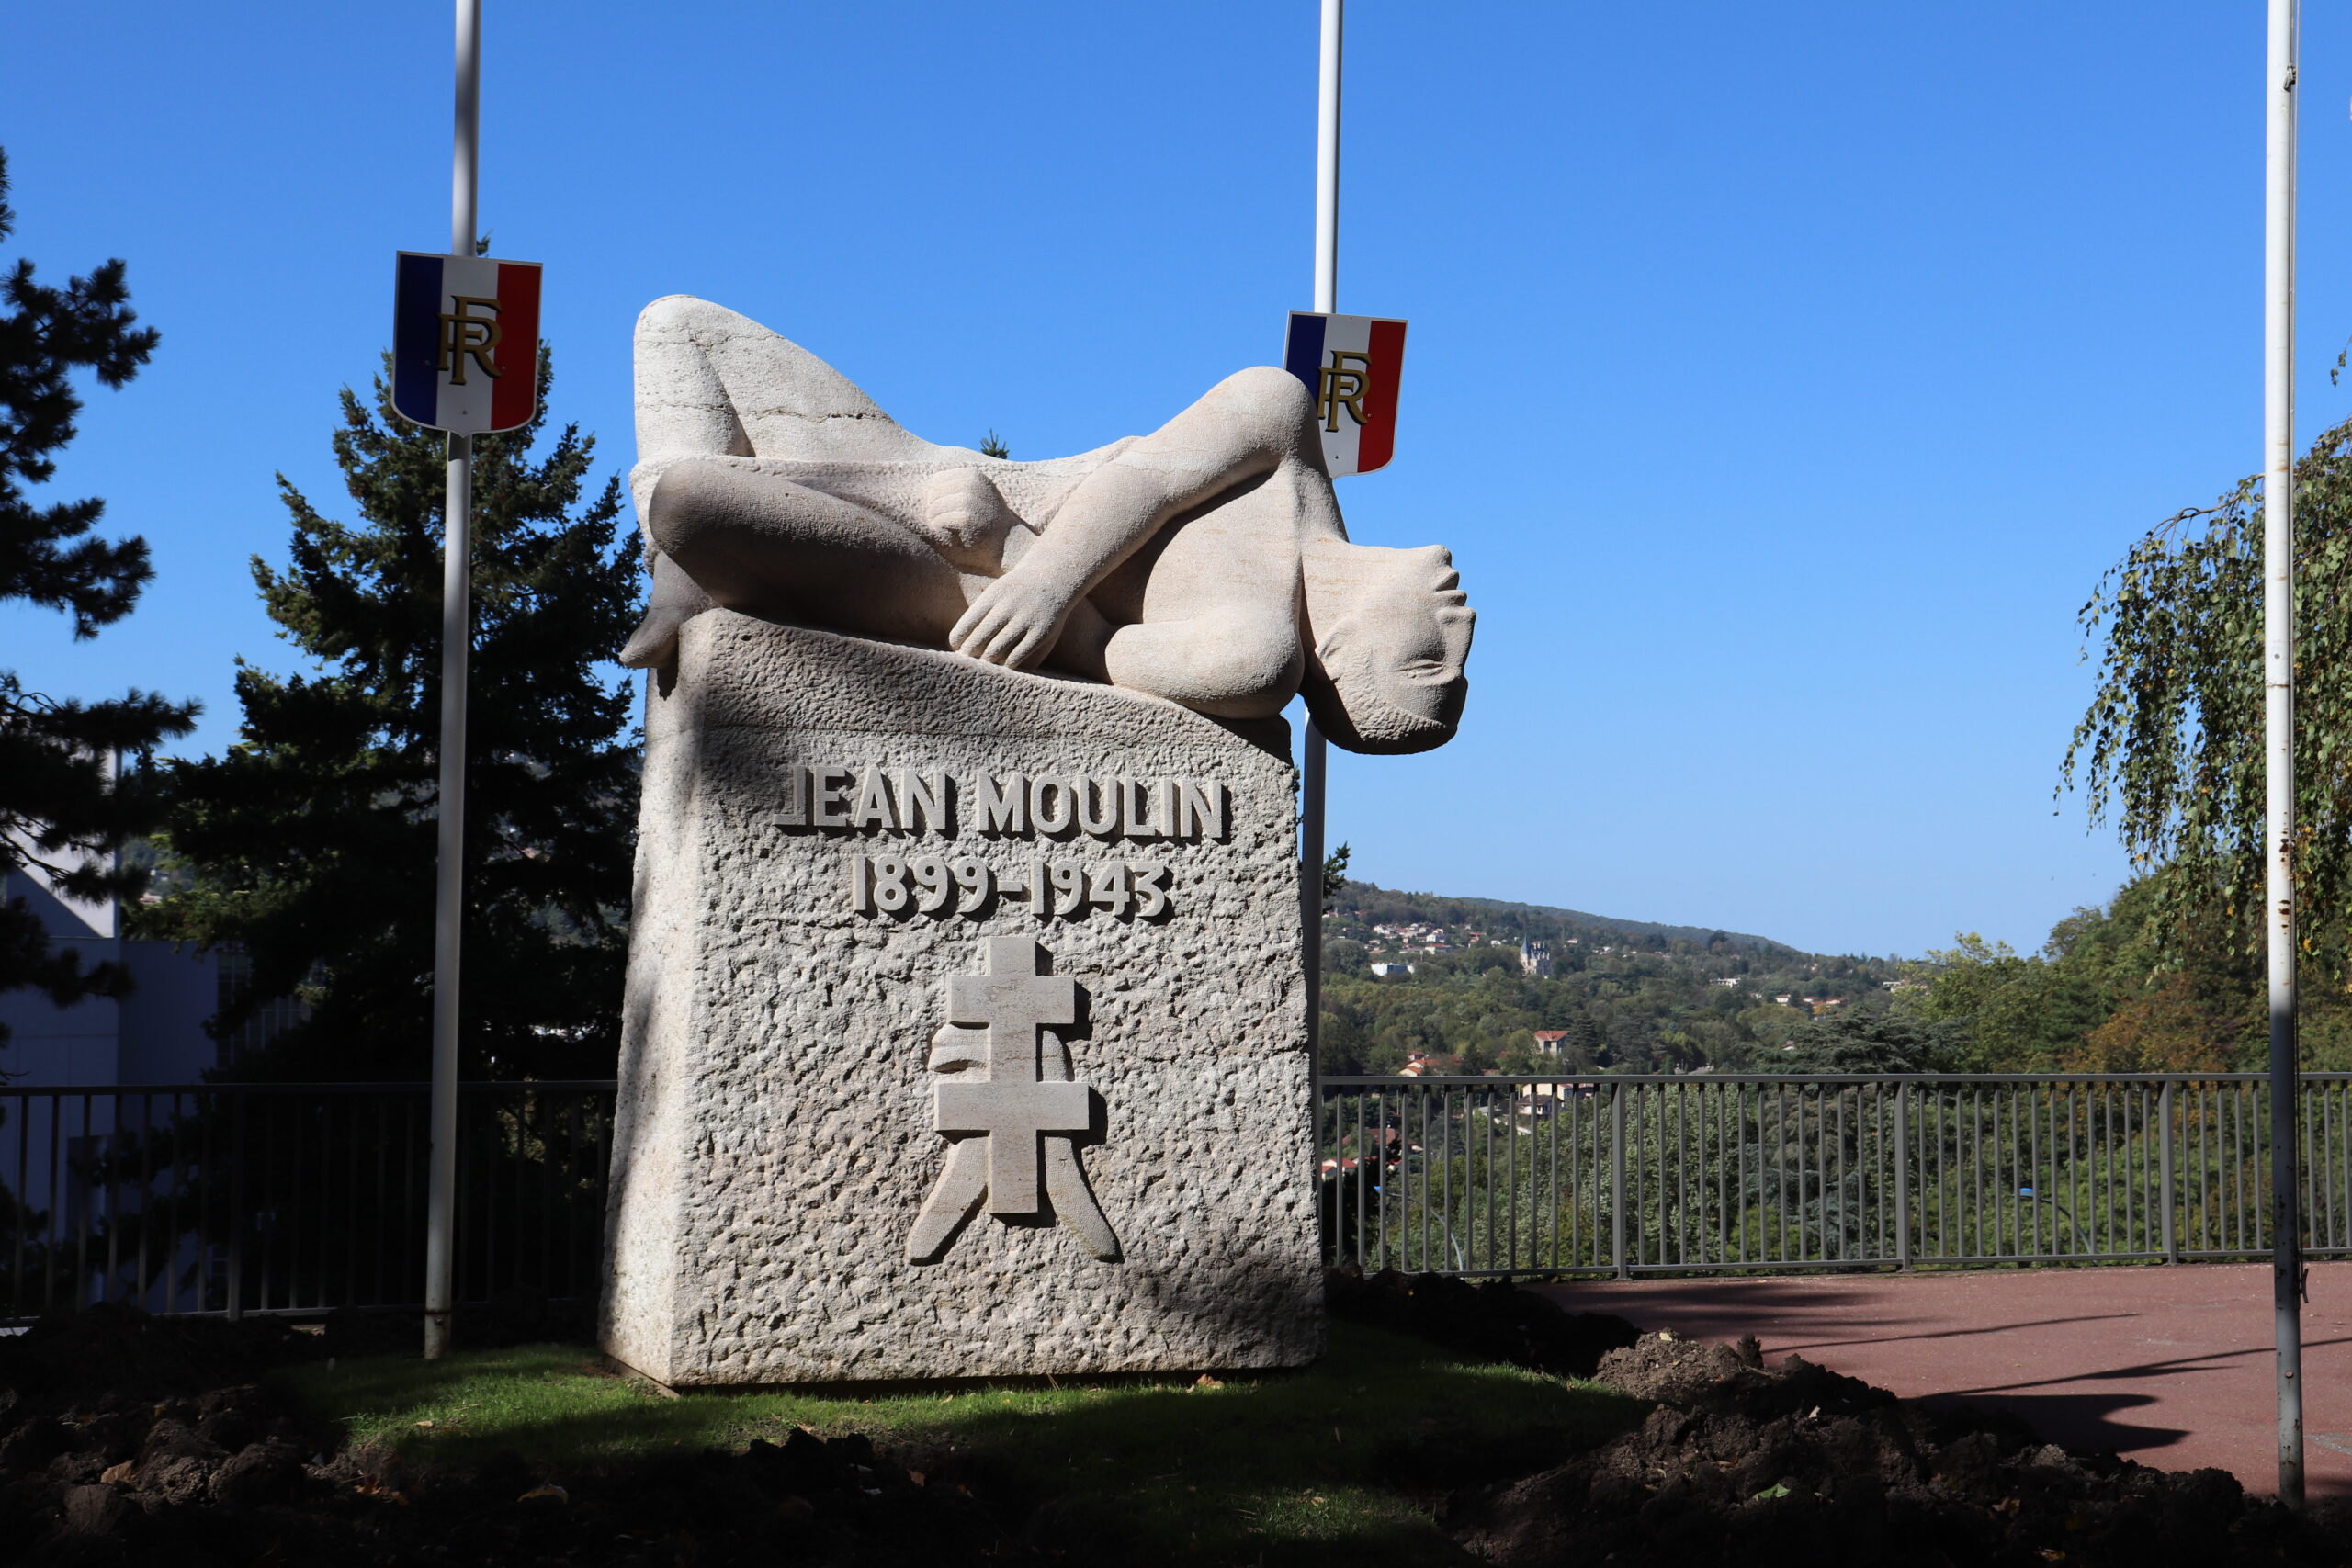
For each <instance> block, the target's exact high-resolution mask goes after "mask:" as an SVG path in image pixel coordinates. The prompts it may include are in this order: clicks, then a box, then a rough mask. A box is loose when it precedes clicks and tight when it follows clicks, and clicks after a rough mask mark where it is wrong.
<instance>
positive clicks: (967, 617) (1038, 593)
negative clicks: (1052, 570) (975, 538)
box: [947, 569, 1074, 670]
mask: <svg viewBox="0 0 2352 1568" xmlns="http://www.w3.org/2000/svg"><path fill="white" fill-rule="evenodd" d="M1073 597H1074V596H1073V595H1071V594H1069V593H1065V592H1060V591H1059V590H1057V589H1056V588H1053V587H1049V586H1047V585H1046V584H1044V583H1042V582H1039V581H1036V580H1035V578H1034V577H1032V576H1024V575H1023V573H1022V572H1021V571H1020V570H1018V569H1015V570H1012V571H1010V572H1007V573H1006V574H1005V575H1004V576H1002V577H1000V578H998V579H997V580H996V581H993V582H991V583H989V585H988V587H986V588H985V589H983V590H981V592H980V596H979V597H978V598H977V599H975V600H973V601H972V605H971V608H970V609H968V610H966V611H965V612H964V616H963V618H962V619H961V620H959V621H957V622H956V629H955V630H953V631H951V632H949V633H948V634H947V646H948V647H950V648H952V649H955V650H956V652H958V653H961V654H967V655H968V656H970V657H971V658H974V659H978V660H985V661H986V662H988V663H990V664H1002V665H1005V666H1007V667H1009V668H1012V669H1016V670H1017V669H1019V668H1021V667H1022V666H1023V665H1026V664H1029V663H1032V662H1034V661H1035V660H1037V659H1038V658H1039V657H1040V656H1042V655H1043V654H1044V653H1045V652H1046V650H1047V649H1050V648H1052V647H1053V645H1054V637H1055V636H1056V635H1057V633H1058V632H1059V631H1060V630H1061V624H1062V617H1063V616H1065V615H1069V607H1070V604H1071V601H1072V598H1073Z"/></svg>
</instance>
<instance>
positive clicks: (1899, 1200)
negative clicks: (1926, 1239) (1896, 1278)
mask: <svg viewBox="0 0 2352 1568" xmlns="http://www.w3.org/2000/svg"><path fill="white" fill-rule="evenodd" d="M1894 1266H1895V1267H1896V1268H1897V1269H1904V1270H1905V1271H1908V1270H1909V1269H1910V1267H1911V1084H1910V1080H1908V1079H1905V1080H1904V1081H1903V1082H1901V1083H1898V1084H1896V1085H1895V1086H1894Z"/></svg>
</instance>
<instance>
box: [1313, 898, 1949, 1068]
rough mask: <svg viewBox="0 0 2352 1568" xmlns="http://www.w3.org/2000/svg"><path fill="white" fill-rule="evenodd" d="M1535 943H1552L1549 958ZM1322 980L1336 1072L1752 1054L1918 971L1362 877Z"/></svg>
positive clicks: (1674, 1060) (1328, 924) (1702, 1061)
mask: <svg viewBox="0 0 2352 1568" xmlns="http://www.w3.org/2000/svg"><path fill="white" fill-rule="evenodd" d="M1521 942H1541V943H1543V944H1544V949H1545V953H1544V955H1543V958H1542V962H1541V963H1540V964H1535V965H1532V966H1531V965H1530V964H1527V963H1525V962H1523V961H1522V957H1521V951H1520V944H1521ZM1323 977H1324V987H1323V1011H1324V1014H1325V1017H1324V1023H1323V1058H1324V1066H1325V1067H1326V1069H1327V1070H1329V1071H1332V1072H1366V1071H1369V1072H1395V1071H1397V1069H1398V1068H1399V1067H1401V1066H1404V1065H1405V1064H1406V1063H1407V1062H1408V1061H1410V1060H1411V1059H1412V1058H1414V1057H1415V1056H1428V1057H1431V1058H1435V1059H1436V1060H1437V1062H1438V1064H1439V1065H1442V1066H1449V1067H1453V1068H1458V1069H1460V1070H1466V1071H1473V1072H1475V1071H1480V1070H1483V1069H1484V1068H1487V1067H1489V1066H1506V1067H1510V1068H1513V1069H1515V1070H1521V1071H1524V1070H1529V1069H1531V1068H1534V1067H1538V1066H1541V1067H1546V1068H1549V1069H1552V1070H1555V1071H1557V1070H1566V1071H1579V1072H1580V1071H1589V1070H1592V1069H1594V1068H1609V1067H1616V1068H1619V1069H1621V1070H1623V1069H1631V1070H1637V1071H1656V1070H1662V1069H1665V1068H1668V1067H1681V1068H1691V1067H1697V1066H1705V1065H1707V1064H1710V1063H1713V1064H1716V1065H1718V1066H1730V1065H1735V1064H1737V1063H1740V1062H1743V1061H1748V1062H1752V1061H1754V1060H1756V1059H1757V1057H1758V1054H1759V1053H1775V1054H1777V1053H1778V1052H1779V1051H1780V1049H1781V1046H1782V1045H1784V1044H1786V1043H1789V1041H1790V1039H1791V1037H1792V1034H1793V1033H1795V1032H1798V1031H1799V1030H1801V1029H1802V1028H1803V1027H1804V1025H1805V1024H1806V1023H1807V1022H1809V1021H1812V1020H1814V1019H1816V1018H1822V1017H1826V1016H1828V1015H1830V1014H1833V1013H1853V1012H1876V1011H1880V1010H1884V1009H1885V1008H1886V1007H1887V1006H1888V1005H1889V1003H1890V1002H1891V1001H1892V1000H1893V999H1894V987H1895V986H1896V985H1898V984H1901V983H1902V982H1903V981H1904V980H1905V966H1904V965H1903V964H1901V963H1900V962H1898V961H1897V960H1894V959H1891V958H1860V957H1850V956H1832V955H1829V954H1825V953H1802V952H1800V951H1798V950H1797V949H1795V948H1793V947H1791V946H1789V945H1788V944H1787V943H1785V942H1773V941H1771V940H1770V939H1769V938H1766V937H1760V936H1752V935H1749V934H1747V933H1746V932H1742V931H1715V930H1710V929H1708V928H1706V927H1703V926H1675V925H1667V924H1665V923H1663V922H1661V921H1657V920H1626V919H1615V918H1613V917H1611V916H1607V915H1590V914H1586V913H1584V912H1583V911H1581V910H1577V909H1562V908H1551V907H1547V906H1544V905H1541V904H1513V903H1509V902H1506V901H1504V900H1502V899H1498V898H1468V897H1447V896H1443V895H1440V894H1434V893H1400V892H1397V891H1394V890H1392V889H1389V888H1385V887H1377V886H1374V885H1372V884H1371V883H1368V882H1352V881H1351V882H1348V883H1346V884H1344V885H1343V886H1341V888H1340V893H1339V896H1338V897H1336V898H1334V899H1333V901H1332V909H1331V912H1330V914H1329V915H1328V916H1327V917H1326V918H1325V919H1324V923H1323ZM1539 1035H1540V1036H1542V1038H1540V1039H1539V1038H1538V1037H1539Z"/></svg>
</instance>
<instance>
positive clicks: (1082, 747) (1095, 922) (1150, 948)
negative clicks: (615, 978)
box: [603, 611, 1322, 1385]
mask: <svg viewBox="0 0 2352 1568" xmlns="http://www.w3.org/2000/svg"><path fill="white" fill-rule="evenodd" d="M646 741H647V752H646V769H645V783H644V804H643V807H642V815H641V819H640V829H639V831H640V838H639V848H638V864H637V889H636V912H635V924H634V927H633V931H632V937H631V948H630V955H629V975H628V1002H627V1009H628V1011H627V1019H626V1026H625V1035H624V1043H623V1047H622V1066H621V1091H620V1110H619V1124H618V1127H617V1129H616V1138H615V1152H614V1168H613V1196H612V1207H611V1212H610V1214H609V1217H608V1238H607V1239H608V1247H607V1258H608V1263H607V1269H608V1274H607V1280H606V1287H605V1303H604V1312H603V1336H604V1343H605V1348H606V1349H607V1351H608V1352H609V1353H611V1354H612V1355H613V1356H614V1357H615V1358H616V1359H619V1360H620V1361H623V1362H625V1363H626V1364H628V1365H629V1366H631V1367H633V1368H635V1369H637V1370H639V1371H642V1372H644V1373H646V1374H648V1375H650V1376H651V1377H653V1378H656V1379H659V1380H660V1381H662V1382H665V1383H671V1384H681V1385H713V1384H740V1383H763V1382H831V1381H865V1380H888V1379H908V1378H952V1377H981V1376H1018V1375H1034V1374H1039V1373H1046V1372H1054V1373H1102V1372H1117V1371H1191V1370H1194V1369H1204V1370H1206V1369H1217V1368H1244V1367H1279V1366H1293V1365H1298V1364H1301V1363H1303V1362H1305V1361H1307V1360H1310V1359H1313V1358H1314V1357H1315V1356H1316V1355H1317V1353H1318V1352H1319V1350H1320V1348H1321V1344H1322V1319H1321V1307H1320V1299H1319V1286H1318V1274H1317V1234H1316V1215H1315V1205H1314V1187H1313V1180H1314V1178H1313V1171H1312V1155H1311V1150H1310V1147H1309V1144H1308V1134H1307V1095H1308V1078H1307V1061H1306V1029H1305V1023H1306V1020H1305V1012H1304V1008H1305V1000H1304V997H1305V992H1304V984H1303V981H1304V976H1303V975H1302V972H1301V953H1300V948H1299V938H1298V894H1299V885H1298V870H1297V863H1296V861H1295V851H1294V848H1293V845H1294V842H1295V840H1294V837H1293V832H1292V822H1293V799H1294V789H1295V773H1294V772H1293V770H1292V768H1291V765H1290V761H1289V732H1288V727H1287V726H1285V725H1284V724H1283V722H1282V721H1281V720H1279V719H1275V720H1263V721H1256V722H1250V723H1233V722H1221V721H1218V720H1216V719H1212V718H1207V717H1204V716H1201V715H1199V714H1196V713H1193V712H1190V711H1188V710H1186V709H1184V708H1181V707H1178V706H1176V705H1173V704H1171V703H1168V702H1165V701H1162V700H1159V699H1158V698H1155V697H1150V696H1145V695H1142V694H1136V693H1132V692H1125V691H1121V690H1117V689H1114V688H1111V687H1107V686H1101V685H1093V684H1088V683H1082V682H1073V681H1065V680H1057V679H1050V678H1046V677H1040V676H1035V675H1029V674H1023V673H1018V672H1014V671H1006V670H1002V669H999V668H997V667H994V666H991V665H987V664H982V663H978V662H976V661H973V660H966V659H961V658H958V657H956V656H954V655H951V654H947V653H942V652H934V651H931V650H927V649H914V648H908V647H902V646H899V645H894V644H887V643H879V642H873V641H867V640H864V639H858V638H851V637H839V636H835V635H833V634H831V633H827V632H821V631H814V630H809V629H805V628H802V627H797V626H784V625H778V624H775V623H772V622H767V621H763V620H758V619H754V618H752V617H750V616H746V615H736V614H732V613H729V612H724V611H717V612H712V613H709V614H707V615H700V616H697V617H695V619H693V620H691V621H689V622H688V623H686V626H685V627H684V636H683V637H682V639H681V644H680V651H679V658H678V662H677V665H676V667H675V670H674V672H673V673H671V674H668V675H665V676H662V677H659V678H657V680H656V682H655V690H654V691H653V692H652V693H651V694H650V696H649V699H648V711H647V718H646ZM1041 897H1042V899H1043V900H1044V901H1045V902H1046V905H1047V907H1046V908H1043V909H1041V908H1039V902H1040V898H1041Z"/></svg>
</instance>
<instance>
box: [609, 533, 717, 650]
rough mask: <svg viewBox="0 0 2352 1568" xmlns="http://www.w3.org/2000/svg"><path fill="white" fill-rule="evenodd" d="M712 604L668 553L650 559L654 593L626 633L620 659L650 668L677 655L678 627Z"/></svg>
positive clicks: (707, 596)
mask: <svg viewBox="0 0 2352 1568" xmlns="http://www.w3.org/2000/svg"><path fill="white" fill-rule="evenodd" d="M710 607H711V603H710V595H709V594H707V593H705V592H703V591H702V589H701V588H700V587H698V586H696V584H695V580H694V579H693V578H691V577H688V576H687V575H686V574H685V573H684V571H681V570H679V569H678V564H677V563H676V562H675V561H673V560H672V559H671V558H669V557H668V556H662V555H657V556H655V557H654V558H653V594H652V598H651V602H650V603H649V604H647V605H646V606H645V619H644V620H642V621H640V622H639V623H638V626H637V630H635V631H634V632H631V633H630V634H629V638H628V644H627V645H626V646H625V647H623V648H622V649H621V653H620V661H621V663H622V664H623V665H625V666H626V667H628V669H631V670H653V669H658V668H660V667H661V666H662V665H665V664H668V663H670V662H671V661H672V660H675V659H676V658H677V657H678V628H679V627H680V626H684V625H685V624H686V623H687V622H688V621H690V620H692V619H694V617H695V616H696V615H701V614H702V613H703V612H704V611H705V610H707V609H709V608H710Z"/></svg>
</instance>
